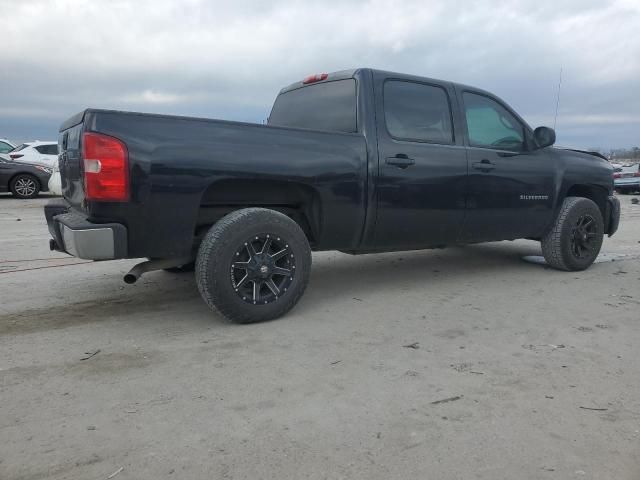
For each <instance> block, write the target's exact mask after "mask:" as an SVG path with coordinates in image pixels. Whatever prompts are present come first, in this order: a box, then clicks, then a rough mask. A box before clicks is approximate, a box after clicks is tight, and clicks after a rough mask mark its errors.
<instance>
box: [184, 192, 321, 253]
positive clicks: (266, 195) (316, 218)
mask: <svg viewBox="0 0 640 480" xmlns="http://www.w3.org/2000/svg"><path fill="white" fill-rule="evenodd" d="M250 207H263V208H270V209H272V210H276V211H279V212H281V213H284V214H285V215H287V216H288V217H290V218H291V219H292V220H294V221H295V222H296V223H297V224H298V225H299V226H300V228H302V231H303V232H304V233H305V235H306V236H307V239H308V240H309V243H310V244H311V246H312V247H313V245H314V244H315V243H316V240H317V238H318V236H319V232H320V202H319V199H318V195H317V194H316V192H315V191H314V190H313V189H312V188H310V187H308V186H307V185H302V184H299V183H293V182H282V181H255V180H242V179H229V180H221V181H218V182H215V183H213V184H212V185H210V186H209V187H208V188H207V189H206V190H205V191H204V192H203V194H202V199H201V201H200V207H199V210H198V217H197V221H196V242H197V243H199V240H200V239H201V237H202V236H203V235H204V234H205V233H206V231H207V230H208V229H209V227H210V226H211V225H213V224H214V223H216V222H217V221H218V220H220V219H221V218H222V217H224V216H225V215H227V214H229V213H231V212H233V211H236V210H240V209H242V208H250Z"/></svg>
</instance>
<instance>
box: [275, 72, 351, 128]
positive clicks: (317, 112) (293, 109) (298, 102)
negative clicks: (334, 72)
mask: <svg viewBox="0 0 640 480" xmlns="http://www.w3.org/2000/svg"><path fill="white" fill-rule="evenodd" d="M269 125H278V126H281V127H295V128H309V129H312V130H327V131H333V132H346V133H352V132H357V131H358V128H357V124H356V81H355V80H353V79H347V80H337V81H333V82H324V83H318V84H316V85H309V86H307V87H302V88H298V89H296V90H291V91H289V92H286V93H283V94H281V95H279V96H278V98H277V99H276V101H275V103H274V105H273V109H272V110H271V115H270V116H269Z"/></svg>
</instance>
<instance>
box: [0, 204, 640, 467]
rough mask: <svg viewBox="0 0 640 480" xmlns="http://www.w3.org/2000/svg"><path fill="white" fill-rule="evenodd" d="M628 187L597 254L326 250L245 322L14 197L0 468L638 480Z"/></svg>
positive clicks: (1, 368) (510, 246) (2, 310)
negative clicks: (50, 226)
mask: <svg viewBox="0 0 640 480" xmlns="http://www.w3.org/2000/svg"><path fill="white" fill-rule="evenodd" d="M621 198H622V201H623V219H622V225H621V229H620V232H619V233H618V234H617V235H616V236H614V237H613V238H611V239H607V240H605V245H604V249H603V251H604V252H606V253H607V254H608V256H605V257H604V258H605V259H616V261H605V262H602V263H597V264H595V265H594V266H593V267H592V268H591V269H589V270H587V271H586V272H581V273H563V272H557V271H554V270H550V269H547V268H545V267H543V266H540V265H534V264H530V263H525V262H523V261H522V260H521V257H522V256H523V255H538V254H540V248H539V245H538V244H537V243H534V242H529V241H518V242H501V243H495V244H486V245H477V246H470V247H466V248H451V249H447V250H440V251H424V252H410V253H409V252H405V253H394V254H384V255H377V256H375V255H371V256H360V257H352V256H348V255H343V254H339V253H323V254H317V255H315V256H314V268H313V272H312V276H311V283H310V286H309V289H308V290H307V294H306V295H305V297H304V298H303V299H302V301H301V302H300V304H299V305H298V307H297V308H296V309H294V310H293V312H291V313H290V314H289V315H288V316H286V317H285V318H283V319H280V320H277V321H273V322H269V323H264V324H259V325H247V326H238V325H234V324H230V323H228V322H227V321H225V320H224V319H222V318H220V317H218V316H215V315H214V314H212V313H211V312H210V311H209V310H208V309H207V308H206V307H205V305H204V303H203V302H202V301H201V300H200V298H199V296H198V293H197V291H196V287H195V283H194V279H193V278H192V276H190V275H184V274H183V275H174V274H168V273H165V272H153V273H150V274H148V275H146V276H144V277H143V278H142V279H141V280H140V281H139V282H138V283H137V284H135V285H125V284H124V283H123V282H122V275H123V274H124V273H125V272H126V271H127V270H128V269H129V268H130V267H131V266H132V265H133V264H134V263H135V262H134V261H117V262H105V263H82V261H80V260H77V259H74V258H71V257H66V256H63V255H60V254H52V253H51V252H49V251H48V245H47V240H48V233H47V230H46V226H45V224H44V220H43V215H42V205H43V204H44V203H45V202H46V199H45V198H40V199H37V200H32V201H18V200H14V199H12V198H10V197H7V196H0V248H1V250H0V299H1V301H0V479H2V480H5V479H7V480H9V479H11V480H14V479H22V480H26V479H29V480H34V479H44V478H53V479H63V478H72V479H106V478H109V477H110V475H112V474H114V473H115V474H116V475H115V476H114V477H112V478H116V479H118V480H124V479H136V480H140V479H158V478H180V479H204V478H207V479H231V478H233V479H258V478H265V479H267V478H277V479H285V478H286V479H288V478H292V479H301V478H310V479H324V478H330V479H338V478H345V479H346V478H348V479H392V478H393V479H396V478H397V479H410V478H412V479H427V478H429V479H470V478H481V479H487V480H496V479H547V478H549V479H568V478H578V479H597V480H602V479H616V480H622V479H636V480H637V479H638V478H640V383H639V382H638V379H639V378H640V355H639V354H638V345H640V290H639V288H638V287H639V286H640V261H639V258H640V244H639V243H638V242H639V241H640V206H638V205H632V204H631V203H630V197H628V196H623V197H621ZM18 220H20V221H18ZM416 342H417V343H418V345H415V346H416V347H419V348H407V347H404V346H405V345H409V344H414V343H416ZM98 350H99V352H98V353H97V354H95V355H94V356H92V357H91V358H88V359H86V360H83V359H85V358H86V357H89V355H90V354H91V353H94V352H96V351H98ZM87 352H88V353H87ZM458 397H460V398H458ZM451 398H453V400H450V401H446V402H442V403H434V402H437V401H439V400H443V399H451Z"/></svg>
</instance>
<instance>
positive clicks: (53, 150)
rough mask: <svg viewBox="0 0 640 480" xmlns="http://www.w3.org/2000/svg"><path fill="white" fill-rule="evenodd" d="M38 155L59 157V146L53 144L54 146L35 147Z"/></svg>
mask: <svg viewBox="0 0 640 480" xmlns="http://www.w3.org/2000/svg"><path fill="white" fill-rule="evenodd" d="M34 148H35V149H36V150H37V151H38V153H41V154H42V155H57V154H58V145H56V144H52V145H38V146H37V147H34Z"/></svg>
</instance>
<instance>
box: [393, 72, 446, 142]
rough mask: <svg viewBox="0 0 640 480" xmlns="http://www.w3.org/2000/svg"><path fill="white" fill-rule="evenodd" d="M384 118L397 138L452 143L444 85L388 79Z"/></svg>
mask: <svg viewBox="0 0 640 480" xmlns="http://www.w3.org/2000/svg"><path fill="white" fill-rule="evenodd" d="M384 119H385V122H386V124H387V130H388V131H389V134H390V135H391V136H392V137H393V138H395V139H398V140H408V141H417V142H428V143H440V144H451V143H453V129H452V126H451V108H450V107H449V97H448V96H447V92H446V91H445V90H444V89H443V88H441V87H436V86H433V85H425V84H422V83H413V82H404V81H399V80H391V81H388V82H386V83H385V84H384Z"/></svg>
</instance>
